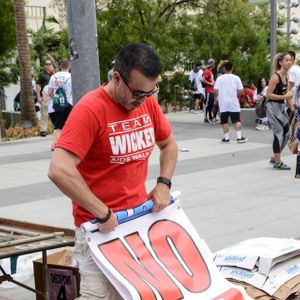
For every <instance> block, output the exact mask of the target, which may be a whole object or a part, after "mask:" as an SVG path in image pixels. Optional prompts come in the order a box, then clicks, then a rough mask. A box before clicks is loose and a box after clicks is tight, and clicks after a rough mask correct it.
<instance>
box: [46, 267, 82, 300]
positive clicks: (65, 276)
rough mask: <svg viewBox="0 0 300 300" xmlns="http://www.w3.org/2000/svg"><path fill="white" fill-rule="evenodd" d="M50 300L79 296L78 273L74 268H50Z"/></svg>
mask: <svg viewBox="0 0 300 300" xmlns="http://www.w3.org/2000/svg"><path fill="white" fill-rule="evenodd" d="M48 293H49V299H50V300H70V299H75V298H76V297H77V281H76V275H75V274H74V272H73V271H72V270H67V269H56V268H48Z"/></svg>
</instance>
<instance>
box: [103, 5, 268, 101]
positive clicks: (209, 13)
mask: <svg viewBox="0 0 300 300" xmlns="http://www.w3.org/2000/svg"><path fill="white" fill-rule="evenodd" d="M97 7H98V12H97V28H98V41H99V44H98V47H99V56H100V67H101V78H102V80H103V81H106V76H107V71H108V70H109V69H110V63H111V61H112V60H113V59H114V57H115V55H116V53H117V52H118V51H119V49H120V48H121V47H122V46H124V45H125V44H127V43H129V42H144V43H147V44H149V45H150V46H152V47H154V48H155V49H156V50H157V51H158V53H159V54H160V56H161V57H162V60H163V62H164V71H171V72H175V71H176V70H179V72H177V74H180V73H181V74H185V73H186V71H188V70H189V69H190V68H191V64H192V62H194V61H195V60H196V59H199V58H200V59H203V60H205V61H206V60H207V59H208V58H210V57H214V58H215V59H216V61H217V62H218V61H219V60H220V59H230V60H232V61H233V63H234V65H235V73H237V74H238V75H240V76H241V78H242V79H243V80H250V79H253V80H256V78H258V77H260V76H264V77H268V72H269V62H268V54H269V45H268V36H269V22H270V19H269V17H266V16H269V7H268V6H263V7H260V8H257V7H255V6H253V5H249V4H248V1H246V0H210V1H208V0H202V1H201V0H200V1H199V0H196V1H193V0H183V1H171V0H122V1H121V0H110V1H107V0H102V1H101V0H98V1H97ZM266 28H267V30H266ZM175 77H176V78H177V77H178V76H177V75H176V76H175ZM176 82H177V83H176ZM178 82H180V80H177V79H176V80H172V81H169V80H163V82H162V85H166V86H165V87H162V88H161V91H162V94H164V95H165V97H166V98H168V99H172V96H171V94H170V95H167V93H168V92H169V93H173V86H171V84H174V85H175V84H178Z"/></svg>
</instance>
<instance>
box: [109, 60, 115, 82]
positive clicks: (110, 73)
mask: <svg viewBox="0 0 300 300" xmlns="http://www.w3.org/2000/svg"><path fill="white" fill-rule="evenodd" d="M114 65H115V61H114V60H113V61H112V62H111V69H110V70H109V71H108V72H107V81H111V80H112V78H113V73H114Z"/></svg>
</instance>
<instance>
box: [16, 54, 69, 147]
mask: <svg viewBox="0 0 300 300" xmlns="http://www.w3.org/2000/svg"><path fill="white" fill-rule="evenodd" d="M59 68H60V71H58V72H56V71H55V67H54V62H53V59H52V58H51V57H46V58H45V60H44V70H43V71H42V72H40V73H39V75H38V77H37V80H36V81H35V80H34V79H33V80H32V93H33V98H34V102H35V108H36V111H37V112H39V123H40V136H42V137H45V136H47V134H48V120H50V121H51V124H52V127H53V137H52V142H51V146H50V148H51V150H52V151H53V150H54V148H55V144H56V142H57V140H58V137H59V135H60V133H61V130H62V129H63V127H64V125H65V122H66V120H67V118H68V116H69V114H70V112H71V110H72V108H73V100H72V79H71V73H70V62H69V60H68V59H62V60H61V61H60V63H59ZM13 106H14V110H15V111H20V92H19V93H18V94H17V95H16V96H15V98H14V101H13Z"/></svg>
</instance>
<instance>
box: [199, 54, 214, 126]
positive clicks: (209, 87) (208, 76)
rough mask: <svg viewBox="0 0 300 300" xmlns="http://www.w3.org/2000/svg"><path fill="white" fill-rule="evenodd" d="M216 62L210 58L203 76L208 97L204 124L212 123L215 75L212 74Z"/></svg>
mask: <svg viewBox="0 0 300 300" xmlns="http://www.w3.org/2000/svg"><path fill="white" fill-rule="evenodd" d="M215 64H216V61H215V60H214V59H213V58H210V59H209V60H208V61H207V66H206V69H205V71H204V73H203V76H202V82H203V84H204V86H205V97H206V103H207V105H206V109H205V118H204V122H205V123H209V122H212V120H213V116H212V110H213V107H214V84H215V80H214V74H213V72H212V70H213V68H214V67H215Z"/></svg>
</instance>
